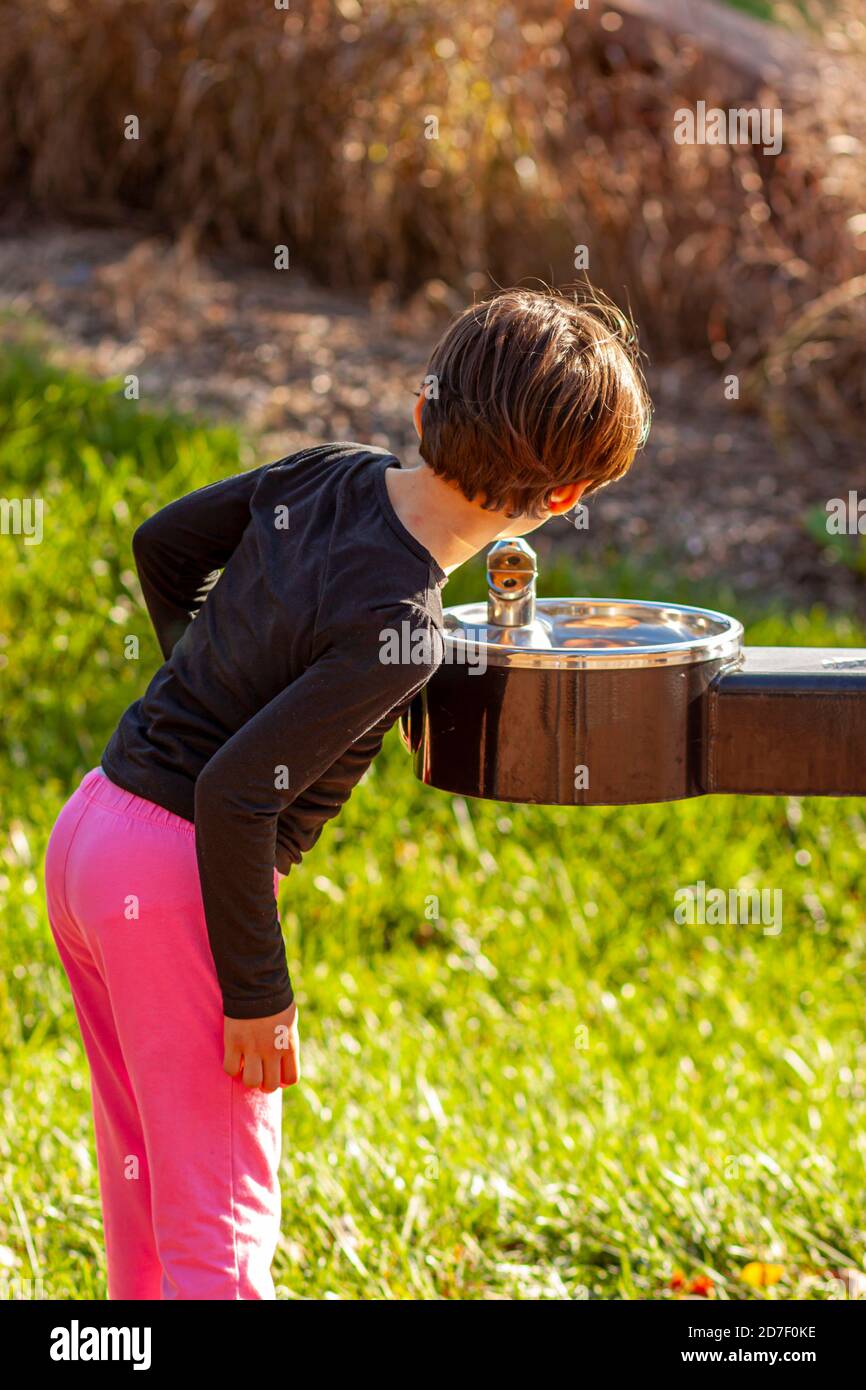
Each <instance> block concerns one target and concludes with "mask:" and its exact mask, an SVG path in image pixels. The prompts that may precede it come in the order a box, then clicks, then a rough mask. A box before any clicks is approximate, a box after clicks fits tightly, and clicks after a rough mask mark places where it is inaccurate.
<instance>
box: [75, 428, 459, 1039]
mask: <svg viewBox="0 0 866 1390" xmlns="http://www.w3.org/2000/svg"><path fill="white" fill-rule="evenodd" d="M398 466H399V464H398V461H397V459H396V458H394V456H393V455H391V454H388V453H386V452H385V451H384V450H381V449H376V448H372V447H366V446H363V445H359V444H327V445H322V446H321V447H319V448H314V449H309V450H305V451H303V452H302V453H299V454H295V455H293V456H292V457H290V458H286V459H281V460H280V461H279V462H277V463H272V464H266V465H265V466H264V467H262V468H258V469H254V470H252V471H251V472H248V473H241V474H237V475H236V476H234V477H231V478H226V479H224V480H223V481H221V482H216V483H211V484H210V485H209V486H207V487H203V488H199V489H198V491H196V492H192V493H189V494H188V495H187V496H186V497H181V498H179V499H178V501H176V502H172V503H170V504H169V505H168V506H167V507H164V508H163V509H162V511H159V512H157V513H156V514H155V515H154V516H152V517H150V518H149V519H148V520H147V521H145V522H144V523H143V524H142V525H141V526H139V528H138V530H137V531H136V532H135V535H134V537H133V553H134V555H135V560H136V564H137V567H138V573H139V577H140V580H141V586H142V590H143V592H144V597H145V601H146V603H147V607H148V611H149V613H150V616H151V619H152V622H153V625H154V628H155V630H156V634H157V637H158V639H159V644H160V647H161V649H162V653H163V656H164V657H165V662H164V664H163V665H162V666H161V667H160V668H159V670H158V671H157V672H156V675H155V676H154V677H153V679H152V680H151V682H150V685H149V686H148V688H147V691H146V692H145V694H144V695H143V696H142V698H141V699H140V700H136V701H135V703H134V704H132V705H130V707H129V709H127V711H126V712H125V714H124V715H123V716H122V718H121V720H120V723H119V724H118V726H117V729H116V730H115V733H114V734H113V736H112V738H111V740H110V741H109V743H108V745H107V747H106V749H105V751H104V753H103V755H102V767H103V770H104V771H105V773H106V774H107V776H108V777H110V779H111V780H112V781H113V782H115V783H117V785H118V786H121V787H124V788H126V790H127V791H131V792H134V793H135V794H136V795H138V796H142V797H145V798H146V799H147V800H149V801H153V802H156V803H157V804H158V805H160V806H163V807H165V808H166V809H167V810H169V811H173V812H174V813H175V814H176V815H179V816H182V817H183V818H184V819H186V820H189V821H193V822H194V824H195V829H196V852H197V856H198V866H199V876H200V880H201V888H202V897H203V902H204V910H205V917H206V920H207V928H208V934H209V937H210V943H211V949H212V951H213V956H214V961H215V964H216V970H217V975H218V978H219V982H220V986H221V989H222V994H223V1006H224V1009H225V1012H226V1014H227V1015H229V1016H230V1017H234V1018H259V1017H265V1016H266V1015H269V1014H273V1013H278V1012H279V1011H280V1010H282V1009H284V1008H287V1007H288V1005H289V1004H290V1003H291V1001H292V997H293V996H292V988H291V983H290V980H289V975H288V970H287V968H286V959H285V951H284V947H283V940H282V934H281V931H280V925H279V920H278V917H277V911H276V904H275V902H274V891H273V870H274V866H275V865H276V867H277V868H278V869H279V870H280V871H281V872H283V873H285V872H288V870H289V868H290V866H291V865H292V864H296V863H298V862H299V861H300V859H301V856H302V854H303V853H304V852H305V851H306V850H308V849H309V848H310V847H311V845H313V844H314V843H315V841H316V840H317V839H318V836H319V834H320V833H321V830H322V826H323V825H324V823H325V822H326V821H327V820H329V819H330V818H331V817H332V816H334V815H336V814H337V812H338V811H339V809H340V807H341V806H342V805H343V804H344V802H345V801H346V799H347V798H348V796H349V795H350V793H351V791H352V788H353V787H354V786H355V784H356V783H357V781H358V780H359V778H360V777H361V776H362V774H363V773H364V771H365V770H366V768H367V767H368V766H369V765H370V762H371V761H372V759H373V758H374V757H375V755H376V753H377V752H378V751H379V748H380V747H381V743H382V738H383V736H384V734H385V732H386V730H387V729H388V728H389V727H390V725H391V724H393V723H394V721H395V719H396V718H397V717H398V715H399V713H400V712H401V710H402V709H404V708H405V707H406V706H407V704H408V703H409V701H410V700H411V698H412V696H413V695H414V694H415V692H416V691H417V690H418V689H420V687H421V686H422V685H424V683H425V682H426V681H427V680H428V679H429V677H430V675H431V674H432V673H433V671H434V670H435V668H436V666H437V665H438V662H439V660H441V655H442V650H443V648H442V607H441V602H440V595H439V590H440V588H441V586H442V585H443V584H444V582H445V575H444V573H443V572H442V570H441V569H440V567H439V565H438V564H437V563H436V561H435V560H434V559H433V557H432V556H431V555H430V553H429V551H427V550H426V549H425V548H424V546H423V545H421V544H420V542H419V541H418V540H416V538H415V537H414V536H413V535H412V534H411V533H410V532H409V531H408V530H407V529H406V527H405V526H404V525H403V524H402V522H401V521H400V519H399V517H398V516H397V513H396V512H395V511H394V508H393V506H392V504H391V501H390V498H389V496H388V489H387V486H386V482H385V470H386V468H388V467H398ZM220 570H221V571H222V573H221V574H219V573H218V572H219V571H220Z"/></svg>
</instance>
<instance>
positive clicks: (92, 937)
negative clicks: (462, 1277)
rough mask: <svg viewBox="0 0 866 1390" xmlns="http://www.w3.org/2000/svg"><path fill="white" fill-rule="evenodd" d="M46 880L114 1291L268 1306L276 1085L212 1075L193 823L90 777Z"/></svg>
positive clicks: (63, 827)
mask: <svg viewBox="0 0 866 1390" xmlns="http://www.w3.org/2000/svg"><path fill="white" fill-rule="evenodd" d="M45 878H46V890H47V897H48V915H49V919H50V922H51V929H52V932H53V933H54V939H55V941H56V943H57V948H58V950H59V952H60V956H61V959H62V961H63V964H64V967H65V969H66V973H67V975H68V976H69V983H70V985H71V987H72V997H73V1000H74V1003H75V1011H76V1014H77V1015H78V1021H79V1024H80V1026H81V1034H82V1037H83V1039H84V1046H85V1049H86V1052H87V1057H88V1060H89V1062H90V1069H91V1074H92V1081H93V1086H92V1090H93V1118H94V1128H95V1131H96V1151H97V1159H98V1165H99V1186H100V1192H101V1196H102V1210H103V1216H104V1222H105V1245H106V1254H107V1261H108V1294H109V1298H116V1299H159V1298H166V1299H171V1298H178V1299H265V1298H274V1296H275V1295H274V1286H273V1282H272V1280H271V1274H270V1264H271V1260H272V1258H273V1254H274V1249H275V1246H276V1242H277V1237H278V1234H279V1223H280V1193H279V1185H278V1181H277V1170H278V1163H279V1154H280V1118H281V1109H282V1091H276V1092H274V1093H273V1094H271V1095H266V1094H265V1093H264V1092H262V1091H257V1090H247V1088H246V1087H245V1086H244V1084H243V1082H242V1081H241V1080H239V1079H238V1078H233V1077H229V1076H226V1074H225V1072H224V1071H223V1069H222V1057H223V1037H222V1032H223V1014H222V1000H221V997H220V991H219V986H218V984H217V978H216V971H215V968H214V963H213V957H212V956H211V951H210V945H209V942H208V937H207V928H206V926H205V920H204V911H203V908H202V900H201V891H200V887H199V877H198V866H197V863H196V855H195V829H194V827H193V826H192V825H191V824H190V823H189V822H188V821H185V820H183V819H181V818H180V817H179V816H175V815H173V814H172V813H171V812H170V811H165V810H163V809H162V807H160V806H156V805H154V803H153V802H150V801H145V800H143V799H142V798H141V797H138V796H133V795H132V794H131V793H130V792H126V791H123V790H122V789H121V788H120V787H117V786H115V784H114V783H113V782H111V781H109V779H108V778H107V777H105V776H104V774H103V773H102V771H101V770H100V769H99V768H94V769H93V770H92V771H91V772H88V773H87V775H86V777H85V778H84V780H83V781H82V783H81V785H80V786H79V788H78V790H77V791H76V792H75V793H74V794H73V795H72V797H71V798H70V799H69V801H68V802H67V803H66V805H65V806H64V808H63V810H62V811H61V813H60V815H59V817H58V819H57V823H56V824H55V826H54V829H53V830H52V832H51V838H50V840H49V844H48V851H47V856H46V864H45ZM277 883H278V878H277V875H276V872H275V874H274V888H275V891H276V887H277Z"/></svg>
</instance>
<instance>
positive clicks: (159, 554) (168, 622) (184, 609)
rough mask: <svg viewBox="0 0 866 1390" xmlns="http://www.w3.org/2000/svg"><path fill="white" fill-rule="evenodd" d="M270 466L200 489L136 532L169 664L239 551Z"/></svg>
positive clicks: (142, 576) (138, 558)
mask: <svg viewBox="0 0 866 1390" xmlns="http://www.w3.org/2000/svg"><path fill="white" fill-rule="evenodd" d="M268 467H270V465H269V464H265V465H264V467H263V468H254V469H251V470H250V471H249V472H247V473H236V474H235V475H234V476H233V477H231V478H223V479H221V480H220V481H219V482H216V483H209V484H208V485H207V487H201V488H197V489H196V491H195V492H189V493H187V494H186V496H185V497H179V498H178V499H177V501H175V502H170V503H169V504H168V506H167V507H163V508H162V509H161V510H160V511H158V512H154V514H153V516H150V517H148V518H147V520H146V521H143V522H142V524H141V525H140V526H139V527H138V529H137V530H136V531H135V532H134V534H133V537H132V553H133V555H134V557H135V564H136V568H137V570H138V577H139V580H140V582H141V589H142V593H143V594H144V601H145V603H146V604H147V611H148V613H149V614H150V620H151V622H152V623H153V627H154V631H155V633H156V636H157V641H158V642H159V645H160V649H161V651H162V654H163V657H164V658H165V660H166V661H167V660H168V658H169V657H170V655H171V651H172V648H173V647H174V645H175V643H176V642H177V640H178V638H180V637H181V636H182V635H183V633H184V631H185V629H186V628H187V627H188V626H189V624H190V623H191V622H192V620H193V618H194V617H195V615H196V613H197V612H198V610H199V608H201V605H202V604H203V603H204V601H205V599H206V598H207V595H208V593H209V592H210V590H211V589H212V588H213V585H214V584H215V583H216V580H217V578H218V576H219V572H220V570H222V569H223V568H224V567H225V565H226V564H227V563H228V561H229V560H230V558H231V556H232V554H233V552H234V550H235V549H236V547H237V545H238V543H239V541H240V539H241V536H242V535H243V533H244V531H245V529H246V527H247V525H248V523H249V520H250V499H251V498H252V495H253V492H254V491H255V489H256V486H257V484H258V482H259V480H260V478H261V476H262V473H263V472H265V470H266V469H267V468H268Z"/></svg>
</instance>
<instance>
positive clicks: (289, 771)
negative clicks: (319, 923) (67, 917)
mask: <svg viewBox="0 0 866 1390" xmlns="http://www.w3.org/2000/svg"><path fill="white" fill-rule="evenodd" d="M406 621H407V617H406V614H405V613H399V614H395V615H393V616H392V617H391V618H390V619H386V620H383V621H381V622H376V623H375V624H371V625H368V626H366V627H365V628H364V630H363V631H360V632H355V633H353V634H352V635H351V636H350V637H347V638H346V639H345V640H342V641H340V642H338V643H336V644H335V645H332V646H330V647H328V648H327V649H326V650H325V651H324V653H323V654H322V655H321V656H320V657H319V658H318V659H317V660H316V661H314V662H313V664H312V665H311V666H309V667H308V668H307V670H306V671H305V672H304V674H303V675H302V676H301V677H299V679H298V680H296V681H293V683H292V684H291V685H290V686H287V687H286V689H285V690H282V691H281V692H280V693H279V695H277V696H275V698H274V699H273V700H271V701H270V703H269V704H267V705H265V707H264V708H263V709H262V710H260V711H259V713H258V714H256V715H255V716H254V717H253V718H252V719H250V720H249V721H248V722H247V723H246V724H244V725H243V727H242V728H240V729H239V730H238V731H237V733H236V734H234V735H233V737H232V738H230V739H229V740H228V741H227V742H226V743H224V744H223V746H222V748H220V749H219V750H218V752H217V753H215V754H214V756H213V757H212V758H211V759H210V761H209V762H208V763H207V764H206V765H205V767H204V768H203V770H202V771H201V773H200V774H199V776H198V779H197V781H196V788H195V828H196V852H197V856H198V865H199V877H200V880H201V887H202V897H203V901H204V910H205V919H206V922H207V929H208V936H209V938H210V944H211V950H212V952H213V957H214V963H215V965H216V971H217V976H218V979H219V982H220V987H221V989H222V995H223V1008H224V1011H225V1013H226V1015H227V1016H228V1017H230V1018H263V1017H266V1016H268V1015H270V1014H275V1013H279V1012H281V1011H282V1010H283V1009H286V1008H288V1006H289V1004H290V1003H291V1002H292V998H293V993H292V987H291V982H290V980H289V974H288V969H287V966H286V959H285V948H284V945H283V938H282V932H281V929H280V923H279V918H278V916H277V909H276V902H275V900H274V884H273V873H274V864H275V862H276V850H277V826H278V819H279V817H280V814H281V812H284V811H285V810H286V808H287V807H289V806H291V805H292V804H293V802H295V801H296V800H297V799H298V798H300V797H302V796H303V794H304V793H305V792H306V790H307V789H308V788H310V787H312V786H313V785H314V784H318V785H319V787H320V789H321V787H322V782H323V780H325V781H326V780H327V779H324V774H325V773H326V772H327V771H328V769H332V768H333V767H334V765H335V764H340V765H342V767H343V768H344V769H345V768H349V767H354V770H355V771H357V767H358V766H359V764H358V763H356V762H355V761H354V755H349V757H348V759H347V758H346V753H347V750H348V749H350V747H351V745H353V744H356V743H357V741H358V740H362V739H364V736H365V735H366V734H369V733H370V732H371V731H372V730H373V728H374V726H377V725H380V723H381V722H382V721H383V720H384V719H385V717H386V716H387V715H388V713H389V712H390V711H391V710H393V709H394V708H395V706H398V705H400V704H402V703H403V702H405V700H407V699H411V697H412V696H413V695H414V693H415V691H417V690H419V689H420V688H421V686H422V685H424V684H425V683H426V681H427V680H428V679H429V677H430V675H432V673H433V671H434V670H435V668H436V666H437V665H438V660H439V658H440V656H441V646H439V645H438V643H439V633H438V630H437V629H436V627H435V625H434V624H433V623H432V620H430V619H428V618H426V617H425V616H423V615H421V614H420V613H415V614H414V616H413V618H412V619H411V626H412V630H413V633H415V634H417V633H419V632H421V630H422V629H423V628H424V627H425V624H427V625H428V627H427V631H426V640H423V641H420V642H418V641H417V640H416V641H413V642H412V644H411V645H412V654H411V659H408V660H406V661H400V662H393V661H391V662H385V661H383V660H382V659H381V657H382V647H381V641H380V630H381V629H387V630H388V631H393V630H395V629H396V630H398V631H399V630H400V626H401V624H405V623H406ZM386 727H387V726H386ZM377 732H378V738H379V742H381V732H382V731H378V730H377ZM373 743H375V737H374V740H373ZM370 746H372V744H371V745H370ZM369 761H370V759H369V758H368V759H367V762H366V763H365V764H364V766H366V765H368V764H369ZM361 771H363V767H361ZM358 776H360V772H358ZM355 780H357V777H356V778H355ZM349 790H351V787H350V788H349ZM323 794H324V795H325V797H327V796H329V795H332V794H333V793H327V792H325V793H323ZM346 795H348V791H347V792H346ZM342 800H345V797H343V798H342ZM342 800H341V801H340V804H342ZM309 804H310V803H309V800H308V806H309ZM336 809H337V810H338V809H339V806H337V807H336ZM332 814H336V810H334V811H333V812H332ZM327 818H328V817H327V816H325V817H324V819H327Z"/></svg>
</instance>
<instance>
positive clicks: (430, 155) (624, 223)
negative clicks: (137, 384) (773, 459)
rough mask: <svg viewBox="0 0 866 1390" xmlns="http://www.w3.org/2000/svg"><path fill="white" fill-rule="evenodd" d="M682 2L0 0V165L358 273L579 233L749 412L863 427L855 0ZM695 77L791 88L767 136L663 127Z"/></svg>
mask: <svg viewBox="0 0 866 1390" xmlns="http://www.w3.org/2000/svg"><path fill="white" fill-rule="evenodd" d="M677 8H678V12H679V14H680V15H682V13H684V12H685V13H686V14H689V15H693V16H694V23H693V24H692V26H691V28H692V30H693V36H692V37H691V38H688V39H686V40H684V39H682V38H681V37H679V36H678V35H677V33H676V32H675V31H674V30H673V29H672V26H671V22H670V19H669V9H670V6H669V5H668V4H666V3H665V0H622V3H620V4H618V3H617V0H611V3H609V4H607V5H603V4H600V3H599V4H595V3H594V4H593V5H592V6H591V7H590V8H589V9H588V10H580V9H576V8H575V6H574V4H573V3H572V0H515V3H512V4H505V5H494V4H492V3H490V0H376V2H375V3H370V4H362V3H361V0H304V2H303V3H298V4H293V5H292V7H291V9H289V10H285V11H284V10H277V9H275V8H274V7H273V6H272V5H268V4H261V3H259V0H160V3H159V4H153V3H151V0H125V3H123V4H118V3H115V0H74V3H73V0H52V3H50V4H48V5H45V6H33V5H31V4H29V3H27V0H0V32H2V33H3V39H4V42H3V46H2V57H0V82H2V86H3V89H4V93H5V97H4V102H3V104H2V108H0V176H2V178H3V181H4V184H6V185H7V186H8V188H9V189H10V191H11V192H12V193H13V194H14V193H15V192H16V191H17V193H18V194H19V196H20V197H22V198H25V199H26V200H27V203H28V205H29V206H31V207H34V206H35V207H37V208H42V209H44V210H45V211H48V212H50V214H51V215H52V216H55V215H57V214H58V213H60V214H68V215H75V216H79V217H83V218H86V219H88V220H90V221H93V220H94V219H107V220H114V221H120V220H124V219H128V218H129V217H133V218H134V217H140V218H142V219H144V220H145V221H147V222H148V224H149V225H151V226H153V227H157V228H159V229H162V230H167V231H170V232H172V233H179V232H181V231H185V232H186V233H187V234H189V235H192V236H193V237H194V238H196V239H197V240H198V242H199V243H200V244H201V245H203V246H204V247H205V248H213V247H216V246H224V247H231V248H233V249H234V250H235V251H241V252H243V251H244V250H245V251H246V253H247V254H248V255H250V256H252V257H253V258H258V259H259V260H260V262H261V263H262V264H266V263H271V262H272V257H273V247H274V245H277V244H285V245H287V246H288V247H289V248H290V253H291V255H292V256H293V257H296V258H297V262H298V263H299V264H301V265H303V267H304V268H305V269H306V270H308V271H311V272H312V273H313V274H315V275H317V276H318V277H320V278H321V279H322V280H323V281H324V282H326V283H327V284H328V285H331V286H336V287H346V288H350V289H352V290H371V289H375V288H376V287H377V286H380V287H382V286H384V287H387V291H388V292H389V293H391V292H396V293H398V294H406V293H407V292H409V291H411V290H413V289H415V288H417V287H418V286H419V285H421V284H423V283H424V282H427V281H429V280H431V279H435V280H439V281H442V282H443V283H444V284H445V285H447V286H449V287H451V288H452V289H453V290H454V292H455V293H456V295H457V296H458V298H459V299H465V298H466V297H467V296H469V297H471V295H472V293H473V292H476V291H478V290H479V289H487V288H489V286H490V282H491V279H492V281H493V282H494V283H500V284H508V283H511V282H514V281H516V280H519V279H521V278H522V277H525V276H541V277H542V278H545V279H548V280H550V281H553V282H556V283H562V282H563V281H565V280H568V279H572V278H574V248H575V247H576V246H578V245H585V246H587V247H589V248H590V250H591V275H592V278H593V280H594V281H595V282H597V283H599V284H600V285H601V286H602V287H603V288H605V289H606V290H608V292H609V293H611V294H612V295H613V296H614V297H615V298H622V297H623V295H624V294H627V296H628V298H629V300H630V302H631V305H632V308H633V310H634V312H635V313H636V315H637V318H638V321H639V323H640V325H641V328H642V331H643V340H644V346H645V347H646V348H647V350H648V351H649V352H650V353H651V354H652V355H653V356H654V357H655V358H659V357H660V356H664V355H668V356H670V355H675V354H678V353H680V354H681V353H685V352H695V351H697V352H706V353H710V354H712V356H713V358H714V359H715V360H716V361H718V362H720V363H736V364H738V365H739V366H742V367H745V368H753V369H754V371H753V373H752V375H751V376H750V377H749V382H750V389H751V392H752V395H753V397H754V401H755V404H756V405H758V406H759V407H760V408H762V409H767V410H770V411H774V412H775V413H776V414H777V415H778V414H779V412H780V411H781V412H783V413H784V412H792V413H793V414H795V415H799V416H803V415H805V414H808V415H810V416H812V417H815V416H816V415H817V416H818V417H819V418H820V417H822V416H823V417H826V416H827V415H828V414H829V415H830V416H831V417H832V418H834V419H836V420H839V419H840V418H842V419H844V420H845V421H846V423H847V424H849V425H850V427H851V428H857V427H860V426H861V425H862V422H863V419H864V418H866V409H864V407H866V373H864V372H863V371H862V370H858V366H862V362H863V350H864V344H866V328H864V325H866V307H864V306H866V281H864V280H861V279H860V278H858V277H862V276H863V274H864V272H866V206H864V188H866V144H864V126H866V112H864V108H863V103H862V100H861V99H860V97H861V94H862V83H863V77H864V71H866V24H864V16H863V12H862V5H861V4H860V0H802V3H801V4H798V5H795V4H787V5H781V4H779V5H777V4H774V3H772V0H768V3H766V4H761V5H758V6H756V5H754V4H752V5H750V6H749V8H751V9H752V10H753V11H757V12H758V13H759V14H763V15H767V14H769V13H771V14H772V15H773V17H774V18H775V19H777V20H778V21H779V22H778V23H777V24H775V25H772V26H767V25H764V26H754V27H753V28H751V29H747V30H746V31H745V33H741V32H740V31H739V29H738V28H737V27H736V25H734V28H733V30H732V31H731V34H730V35H729V36H726V33H725V30H724V26H722V28H721V30H719V21H718V17H717V13H716V12H717V11H718V12H719V13H722V14H727V15H728V16H729V21H730V23H731V24H733V23H734V21H735V20H737V19H738V16H737V14H736V13H735V12H734V11H733V10H727V11H724V10H722V9H721V7H719V6H715V5H713V4H711V3H709V0H695V3H694V4H692V5H690V6H686V7H684V6H683V4H682V0H679V5H678V7H677V4H676V3H674V5H673V9H674V11H677ZM632 11H634V13H632ZM635 15H637V18H636V17H635ZM739 22H740V23H743V24H746V25H748V24H749V23H750V21H749V19H741V20H739ZM704 25H708V26H709V28H710V29H711V30H712V33H713V34H714V35H715V37H714V38H713V39H712V41H711V42H710V41H708V42H706V43H702V42H701V32H702V26H704ZM716 31H719V32H718V33H717V32H716ZM778 45H781V47H777V46H778ZM699 99H700V100H705V101H706V102H707V104H708V105H713V104H718V105H721V106H722V107H723V108H725V109H726V108H727V107H728V106H729V105H747V106H748V105H755V104H757V105H762V106H774V105H779V106H781V108H782V109H783V113H784V147H783V150H782V152H781V154H779V155H778V156H776V157H774V156H767V155H764V154H763V153H762V152H761V150H760V149H759V148H755V147H752V146H743V145H740V146H737V145H719V146H714V147H712V148H709V147H705V146H698V145H691V146H689V145H683V146H680V145H677V144H675V142H674V140H673V113H674V111H675V110H676V109H678V108H680V107H689V106H690V107H694V105H695V103H696V101H697V100H699ZM130 114H133V115H136V116H137V117H138V120H139V123H140V138H139V139H138V140H124V139H122V138H121V132H122V131H123V126H124V120H125V118H126V117H127V116H129V115H130ZM431 117H432V118H435V120H436V121H438V137H437V138H435V139H428V138H426V136H425V132H426V131H427V130H428V126H427V124H426V123H427V122H428V119H429V118H431ZM829 292H832V294H829ZM828 295H829V297H828ZM804 314H806V315H809V316H810V317H808V318H807V323H808V327H809V332H808V334H807V335H806V338H805V339H804V336H803V335H802V334H799V333H798V332H796V331H794V332H793V333H792V332H791V326H792V324H796V323H798V322H802V319H803V315H804Z"/></svg>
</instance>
